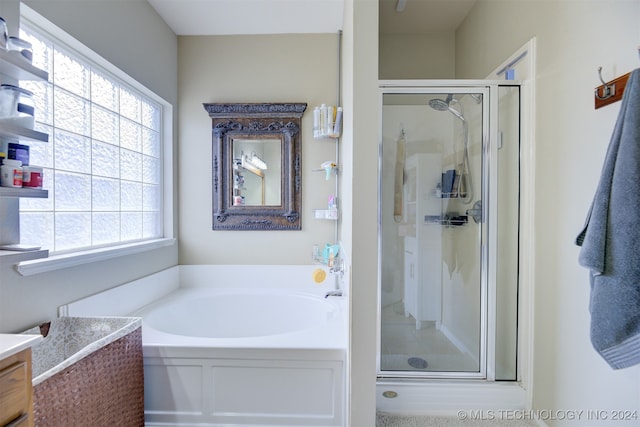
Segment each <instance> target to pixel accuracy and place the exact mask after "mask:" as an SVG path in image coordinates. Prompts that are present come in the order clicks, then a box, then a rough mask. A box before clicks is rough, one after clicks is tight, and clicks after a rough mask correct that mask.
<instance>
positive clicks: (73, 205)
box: [53, 171, 91, 211]
mask: <svg viewBox="0 0 640 427" xmlns="http://www.w3.org/2000/svg"><path fill="white" fill-rule="evenodd" d="M55 179H56V183H55V188H54V191H53V193H54V197H55V203H56V211H89V210H91V177H90V176H89V175H82V174H78V173H71V172H64V171H56V172H55Z"/></svg>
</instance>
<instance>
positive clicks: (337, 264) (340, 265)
mask: <svg viewBox="0 0 640 427" xmlns="http://www.w3.org/2000/svg"><path fill="white" fill-rule="evenodd" d="M329 273H339V274H340V277H342V276H343V275H344V260H343V259H342V258H336V260H335V261H334V262H333V265H332V266H331V267H329Z"/></svg>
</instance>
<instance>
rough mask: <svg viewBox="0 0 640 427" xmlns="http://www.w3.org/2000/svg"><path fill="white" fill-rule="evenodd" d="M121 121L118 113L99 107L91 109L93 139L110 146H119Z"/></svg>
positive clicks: (95, 106)
mask: <svg viewBox="0 0 640 427" xmlns="http://www.w3.org/2000/svg"><path fill="white" fill-rule="evenodd" d="M119 125H120V119H119V117H118V114H117V113H114V112H113V111H109V110H106V109H104V108H102V107H99V106H97V105H95V104H94V105H93V106H92V108H91V137H92V138H93V139H97V140H100V141H103V142H108V143H109V144H115V145H118V144H119V143H120V142H119V140H118V136H119V129H120V126H119Z"/></svg>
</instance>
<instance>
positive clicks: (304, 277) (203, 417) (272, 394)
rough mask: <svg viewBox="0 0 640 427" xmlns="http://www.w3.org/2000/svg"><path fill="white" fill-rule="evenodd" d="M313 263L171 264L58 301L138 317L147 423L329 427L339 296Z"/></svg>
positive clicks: (334, 402) (334, 420)
mask: <svg viewBox="0 0 640 427" xmlns="http://www.w3.org/2000/svg"><path fill="white" fill-rule="evenodd" d="M315 268H317V267H315V266H178V267H174V268H172V269H169V270H165V271H163V272H160V273H157V275H152V276H149V277H146V278H144V279H141V280H140V281H135V282H131V283H128V284H126V285H123V287H121V289H119V288H116V289H114V290H111V291H107V292H106V293H103V294H100V295H96V296H93V297H91V298H88V299H86V300H83V301H79V302H76V303H72V304H69V305H67V306H65V307H64V308H63V310H62V311H63V312H65V313H67V314H69V315H74V316H77V315H80V313H86V312H87V311H90V312H94V315H99V314H100V312H104V311H105V310H107V311H111V315H120V314H119V313H118V312H117V311H116V312H113V310H122V308H118V306H122V305H125V306H126V309H127V310H129V312H128V313H127V314H128V315H132V316H140V317H142V341H143V351H144V369H145V425H147V426H160V425H162V426H183V427H184V426H195V425H199V426H202V425H209V426H227V425H237V426H242V425H246V426H327V427H329V426H332V427H338V426H343V425H344V424H345V421H344V419H345V415H344V411H345V363H346V348H347V336H348V321H347V319H348V315H347V304H346V299H345V298H344V297H337V298H336V297H329V298H326V299H325V298H324V295H325V294H326V292H328V291H330V290H332V289H333V288H334V282H333V281H332V280H327V281H326V282H325V283H323V284H321V285H317V284H315V283H314V282H313V281H312V280H311V277H312V276H311V273H312V271H313V270H314V269H315ZM239 269H241V272H242V274H239ZM154 276H155V277H154ZM239 277H240V279H239ZM242 277H251V278H254V279H255V278H260V280H252V281H250V282H249V281H248V280H242V279H241V278H242ZM329 277H331V276H329ZM174 281H176V282H177V283H173V282H174ZM158 289H162V290H161V291H159V290H158ZM148 293H152V294H154V300H153V301H143V300H144V295H145V294H148ZM158 293H162V295H158ZM123 295H127V298H126V301H125V300H123ZM132 305H138V307H141V308H138V309H135V310H130V309H131V306H132ZM109 306H111V307H110V308H109ZM96 311H98V313H95V312H96Z"/></svg>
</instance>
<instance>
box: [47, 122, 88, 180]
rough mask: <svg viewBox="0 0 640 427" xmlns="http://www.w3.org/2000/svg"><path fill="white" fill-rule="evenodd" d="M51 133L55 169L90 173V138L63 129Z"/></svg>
mask: <svg viewBox="0 0 640 427" xmlns="http://www.w3.org/2000/svg"><path fill="white" fill-rule="evenodd" d="M53 135H54V136H53V143H54V147H55V155H54V162H55V167H56V169H58V170H66V171H73V172H82V173H90V172H91V140H90V139H89V138H86V137H83V136H80V135H76V134H74V133H71V132H66V131H63V130H55V131H54V132H53Z"/></svg>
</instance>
